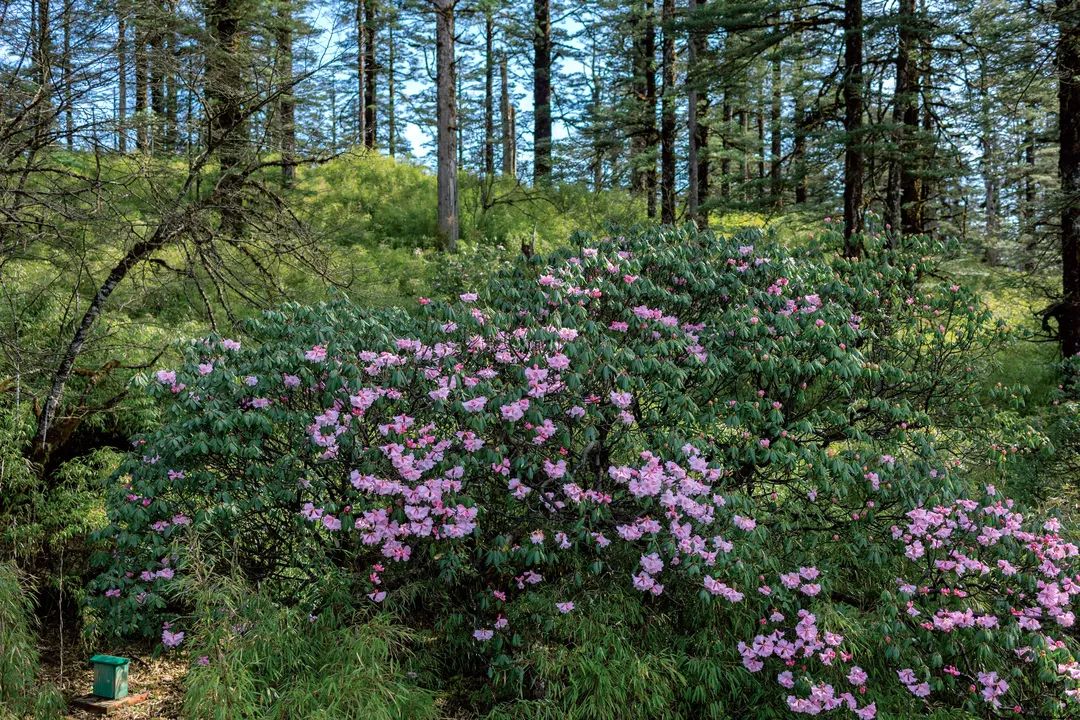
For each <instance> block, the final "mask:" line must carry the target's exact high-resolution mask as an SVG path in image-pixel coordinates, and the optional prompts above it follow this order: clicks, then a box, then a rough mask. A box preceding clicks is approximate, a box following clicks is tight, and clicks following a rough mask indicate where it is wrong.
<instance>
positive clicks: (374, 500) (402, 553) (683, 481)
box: [98, 229, 1080, 718]
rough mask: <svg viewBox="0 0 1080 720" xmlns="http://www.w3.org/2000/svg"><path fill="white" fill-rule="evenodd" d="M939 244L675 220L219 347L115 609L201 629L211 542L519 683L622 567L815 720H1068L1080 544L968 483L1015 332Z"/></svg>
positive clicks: (134, 495)
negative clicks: (783, 243) (854, 246)
mask: <svg viewBox="0 0 1080 720" xmlns="http://www.w3.org/2000/svg"><path fill="white" fill-rule="evenodd" d="M924 251H925V249H924V248H912V249H910V250H897V251H892V252H889V253H882V256H881V258H880V259H878V260H876V261H873V262H871V261H861V262H860V261H851V260H846V259H841V258H837V259H835V260H833V261H830V262H825V261H823V260H821V256H820V254H817V255H812V254H810V253H806V254H801V253H796V254H793V253H791V252H788V251H786V250H784V249H783V248H781V247H779V246H778V245H776V244H774V243H772V242H770V241H768V240H766V239H765V238H763V237H762V236H761V235H760V234H757V233H744V234H740V235H738V236H735V237H732V238H723V237H715V236H713V235H711V234H708V233H705V234H698V233H697V232H696V231H694V230H692V229H685V230H681V231H673V230H663V231H650V232H646V233H642V234H633V235H630V236H628V237H616V238H611V239H606V240H604V241H599V242H596V243H591V244H585V245H584V246H582V247H577V248H574V249H567V250H564V251H562V252H560V253H557V254H555V255H552V256H549V257H545V258H537V259H534V260H533V261H531V262H529V263H528V264H522V265H520V266H518V267H516V268H515V269H513V270H512V271H510V272H508V273H504V274H502V275H500V276H499V277H497V278H496V279H495V280H493V281H492V283H491V284H490V286H489V287H487V288H485V289H483V290H482V291H480V292H467V293H463V294H461V295H460V296H459V297H457V298H454V299H452V301H450V302H441V301H431V300H427V299H424V298H421V299H420V301H419V303H418V305H417V307H416V308H415V310H414V311H412V312H405V311H400V310H394V311H364V310H360V309H357V308H355V307H353V306H351V305H350V304H349V303H347V302H345V301H340V302H336V303H332V304H329V305H323V306H319V307H314V308H304V307H298V306H290V307H287V308H284V309H283V310H281V311H280V312H276V313H268V314H266V315H264V316H263V317H261V318H260V319H258V320H255V321H252V322H251V323H250V325H249V327H248V330H247V334H246V336H245V338H244V339H243V340H242V341H236V340H231V339H225V338H217V337H215V338H209V339H206V340H204V341H202V342H199V343H195V344H193V345H192V346H190V347H189V348H188V349H187V351H186V360H185V362H184V364H183V365H182V366H180V367H178V368H176V369H163V370H161V371H158V372H157V373H156V374H155V375H154V376H153V377H151V378H150V379H149V382H148V389H149V392H151V393H153V394H155V395H157V396H159V397H160V398H161V400H162V402H163V404H164V405H165V407H166V410H167V412H166V420H165V423H164V424H163V426H162V427H161V428H160V429H159V430H158V431H156V432H154V433H151V434H148V435H146V436H143V437H139V438H137V439H136V441H135V442H136V448H135V451H134V452H133V453H132V455H131V457H130V458H129V460H128V461H127V463H126V464H125V466H124V468H123V470H122V473H123V477H122V483H121V485H120V487H119V488H118V490H117V492H116V495H115V497H114V498H113V499H112V502H111V508H110V512H111V516H112V518H113V525H112V526H111V528H110V531H109V535H110V536H111V538H112V540H113V542H114V552H113V555H112V557H111V566H110V568H109V570H108V571H107V572H106V573H105V574H103V575H102V577H101V578H100V580H99V581H98V583H99V591H100V594H99V596H98V602H99V603H100V604H101V606H102V607H103V609H105V610H106V611H107V612H108V617H109V618H110V619H111V621H112V623H113V625H114V627H115V628H116V629H117V630H119V631H122V632H133V631H142V632H152V633H154V634H161V635H162V637H163V638H167V639H168V641H169V642H170V644H174V645H176V644H180V643H178V642H177V641H176V640H177V637H178V633H180V632H182V629H181V627H182V624H183V618H182V615H183V609H184V607H183V599H182V597H179V596H177V594H176V588H177V587H179V586H181V585H182V582H183V579H184V571H185V563H186V555H187V551H188V548H189V547H191V546H193V545H195V544H197V545H198V547H199V548H200V552H201V553H202V554H203V555H204V556H209V557H210V558H211V559H212V560H213V561H214V563H215V565H216V567H217V568H218V570H219V571H220V572H230V573H239V574H241V575H243V576H244V577H245V578H246V579H247V580H248V581H250V582H253V583H256V584H259V585H261V586H263V587H270V588H274V589H275V592H277V593H278V594H279V596H280V597H281V598H282V599H285V600H288V599H295V598H297V597H299V596H300V595H302V594H303V592H304V590H305V588H310V587H312V586H314V585H315V584H316V582H317V581H318V579H319V578H320V577H322V576H324V575H326V574H327V573H336V574H340V575H343V576H345V577H349V578H352V583H353V587H354V588H355V593H356V595H357V597H358V598H361V599H363V601H364V602H367V603H369V604H370V605H372V606H373V607H378V606H382V605H384V604H389V605H391V606H394V607H399V608H402V609H409V610H410V612H412V613H414V615H415V616H416V617H417V622H426V623H431V624H432V626H433V627H437V628H441V629H442V630H444V631H445V632H444V633H443V636H444V640H445V642H446V643H447V647H448V648H450V649H451V651H452V652H451V654H453V655H455V656H458V657H467V658H471V659H472V660H471V662H472V668H473V669H474V670H478V671H479V670H483V669H485V668H486V669H488V670H489V672H491V673H492V676H493V677H506V678H511V679H512V680H513V679H514V678H516V680H513V682H511V683H510V684H509V685H508V687H517V688H521V687H522V665H523V663H527V656H528V653H529V652H530V650H529V648H530V647H531V645H532V644H533V643H534V642H536V641H537V640H542V639H543V637H544V632H545V627H548V628H550V627H551V623H554V622H562V621H563V620H560V618H566V619H569V618H571V617H573V616H574V615H575V614H577V613H583V612H588V611H589V603H590V596H592V595H593V594H595V593H602V592H603V591H604V587H605V585H609V584H610V583H620V584H622V585H621V587H623V588H631V589H632V590H633V591H635V592H636V593H638V594H639V597H640V598H641V602H642V603H647V604H651V606H653V607H655V609H656V611H657V612H666V613H671V614H672V615H673V616H674V617H677V618H680V619H679V620H678V621H677V625H679V626H680V627H682V628H686V627H688V626H692V625H694V624H695V623H698V622H699V620H700V621H704V622H705V623H706V624H708V625H709V626H711V627H715V628H717V629H718V630H722V631H723V637H724V638H725V639H726V641H727V642H726V643H725V645H724V648H725V650H723V651H722V652H721V653H720V655H721V656H722V657H725V660H724V661H725V662H727V663H728V664H727V667H729V668H730V667H741V669H739V670H738V671H737V672H739V673H741V674H743V675H745V676H746V677H747V678H749V679H750V681H751V682H753V683H756V687H757V688H758V692H760V693H761V695H760V700H755V702H760V703H765V704H770V705H774V706H775V707H777V708H778V709H779V710H781V711H784V712H795V713H812V714H818V713H823V712H830V711H836V712H838V713H848V714H854V715H856V716H858V717H862V718H869V717H874V716H875V715H876V714H877V712H878V708H879V707H882V708H883V709H884V708H886V707H888V708H898V709H899V710H898V711H905V712H909V711H912V708H916V709H920V711H921V709H925V708H933V707H936V706H952V707H963V708H966V709H968V710H969V711H971V712H976V713H983V714H987V713H990V714H992V713H994V712H997V711H998V710H999V709H1001V708H1004V707H1013V706H1014V705H1020V706H1024V705H1025V704H1026V705H1028V706H1031V705H1039V704H1040V703H1042V705H1044V706H1046V707H1050V708H1052V709H1053V708H1057V707H1058V705H1057V704H1056V703H1058V702H1059V701H1060V700H1061V699H1062V698H1064V697H1065V693H1066V692H1073V691H1074V689H1075V685H1076V682H1075V675H1076V674H1077V673H1076V670H1075V668H1076V666H1075V664H1072V663H1073V660H1072V654H1071V652H1072V646H1071V644H1070V642H1071V641H1070V640H1069V637H1068V635H1069V632H1070V631H1069V630H1068V628H1069V627H1071V619H1072V613H1073V612H1074V610H1073V599H1074V596H1075V595H1076V593H1077V590H1078V588H1080V586H1078V585H1077V584H1076V582H1077V581H1076V577H1077V574H1076V573H1077V561H1076V558H1075V556H1076V549H1075V547H1074V546H1073V545H1071V544H1069V543H1068V542H1067V540H1066V539H1064V538H1062V537H1060V529H1059V528H1057V527H1056V526H1055V525H1054V522H1053V521H1052V520H1048V521H1046V522H1047V523H1049V524H1047V525H1045V526H1039V528H1036V529H1032V527H1031V526H1030V523H1028V522H1027V521H1026V520H1025V519H1024V518H1023V517H1022V516H1021V515H1020V513H1019V512H1018V511H1017V510H1016V509H1014V508H1012V507H1011V506H1010V505H1009V504H1008V503H1007V502H1006V501H1004V500H1002V501H1000V502H999V501H997V500H991V501H987V502H986V504H983V502H981V501H979V502H973V501H969V500H965V499H962V498H964V497H966V496H967V495H966V493H967V491H968V490H970V486H971V484H972V483H971V482H970V481H969V480H968V479H966V472H967V470H968V468H969V466H970V464H971V463H972V462H973V458H975V457H977V456H978V455H979V446H980V444H981V443H983V442H985V441H987V438H989V437H990V436H991V435H992V433H993V423H992V420H988V417H989V416H988V410H987V409H985V408H982V407H980V405H979V404H978V397H979V393H977V392H975V382H976V381H977V379H978V377H979V371H980V368H981V365H982V362H983V360H984V359H985V358H986V357H987V355H988V354H989V353H990V352H991V351H992V349H993V346H994V343H995V342H997V341H998V340H999V339H1000V338H1001V331H1000V329H998V328H997V327H995V326H994V325H993V324H992V323H991V320H990V316H989V314H988V313H987V312H986V311H985V309H983V308H982V307H981V306H980V305H979V303H978V301H977V299H976V298H975V297H974V296H972V295H971V294H969V293H967V292H966V291H964V290H963V289H962V288H960V287H958V286H955V285H952V284H949V283H947V282H942V283H938V282H931V281H929V280H927V278H929V277H934V276H936V275H937V273H936V272H935V267H934V264H933V262H932V261H931V260H929V259H927V257H928V256H927V255H925V253H924ZM538 597H542V598H544V603H543V604H542V606H538V605H537V603H536V602H534V601H529V602H524V599H526V598H533V599H535V598H538ZM519 607H528V608H529V610H528V611H527V612H526V611H518V610H517V608H519ZM538 607H542V610H538V609H537V608H538ZM544 618H546V619H544ZM166 621H168V622H169V623H170V624H169V625H168V626H164V625H163V623H164V622H166ZM699 624H700V623H699ZM1051 625H1056V626H1057V627H1059V628H1061V631H1055V632H1056V634H1054V633H1051V632H1050V630H1049V628H1050V626H1051ZM849 627H854V628H856V634H855V636H851V637H849V634H850V633H849V632H848V628H849ZM166 633H167V634H166ZM181 642H182V640H181ZM724 652H726V653H727V655H726V656H724ZM971 688H974V690H971ZM1050 688H1054V691H1053V692H1048V690H1049V689H1050ZM716 692H723V690H722V689H718V690H717V691H716ZM688 697H690V696H688ZM694 697H697V696H694ZM746 697H753V696H752V695H750V696H746ZM687 702H688V703H689V704H690V705H691V706H692V705H694V704H695V703H700V702H701V700H700V698H699V697H698V699H689V700H687ZM731 702H732V703H736V704H737V703H738V702H739V699H738V697H733V698H732V700H731ZM1053 711H1055V712H1056V710H1053Z"/></svg>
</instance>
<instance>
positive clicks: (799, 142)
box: [791, 6, 808, 205]
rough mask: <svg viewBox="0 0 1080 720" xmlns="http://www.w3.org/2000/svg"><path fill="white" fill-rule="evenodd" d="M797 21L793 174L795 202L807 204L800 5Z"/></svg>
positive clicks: (805, 125) (793, 96)
mask: <svg viewBox="0 0 1080 720" xmlns="http://www.w3.org/2000/svg"><path fill="white" fill-rule="evenodd" d="M792 20H793V22H794V23H795V35H794V38H795V52H794V55H795V60H794V62H793V63H792V68H791V77H792V83H791V95H792V105H793V111H792V114H793V118H792V119H793V124H794V128H793V130H794V132H793V134H794V138H793V141H792V146H791V175H792V177H793V178H794V181H795V204H796V205H805V204H806V200H807V195H808V188H807V180H806V133H807V130H808V127H807V125H808V120H807V113H806V100H805V98H804V97H803V47H802V36H803V30H802V9H801V8H799V7H798V6H796V7H795V10H794V12H793V15H792Z"/></svg>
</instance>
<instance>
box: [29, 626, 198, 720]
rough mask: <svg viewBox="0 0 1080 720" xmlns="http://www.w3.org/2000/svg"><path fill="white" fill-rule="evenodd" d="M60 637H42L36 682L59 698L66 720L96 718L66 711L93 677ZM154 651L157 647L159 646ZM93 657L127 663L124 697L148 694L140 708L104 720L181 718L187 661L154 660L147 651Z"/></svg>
mask: <svg viewBox="0 0 1080 720" xmlns="http://www.w3.org/2000/svg"><path fill="white" fill-rule="evenodd" d="M60 638H61V635H60V632H59V631H55V632H51V633H50V632H48V631H47V630H46V631H45V632H43V633H42V641H41V645H40V646H39V650H40V652H41V675H40V679H41V681H42V682H50V683H53V684H54V685H55V686H56V687H57V688H58V689H59V690H60V692H61V693H62V694H63V696H64V700H65V701H66V702H67V703H68V710H67V714H66V715H65V716H64V717H65V718H68V719H69V720H88V719H89V718H98V717H101V716H100V715H95V714H94V713H91V712H89V711H86V710H80V709H79V708H76V707H73V706H72V705H71V700H72V699H73V698H75V697H78V696H80V695H86V694H87V693H89V692H90V689H91V687H92V686H93V684H94V671H93V669H92V668H91V666H90V663H89V662H88V660H89V655H87V654H86V653H85V652H84V651H82V649H81V647H80V642H79V639H78V638H77V637H69V638H65V641H64V642H63V643H61V642H60ZM159 651H160V646H159ZM97 652H100V653H102V654H107V655H119V656H120V657H126V658H129V659H130V660H131V671H130V677H129V679H128V693H129V694H130V695H137V694H139V693H143V692H145V693H149V698H147V700H146V701H145V702H143V703H140V704H138V705H133V706H131V707H128V708H124V709H122V710H119V711H115V712H113V713H111V714H109V715H108V717H109V718H113V719H114V720H177V719H178V718H180V717H181V714H182V713H181V710H182V707H183V702H184V675H185V674H186V673H187V667H188V664H187V661H186V659H184V658H183V657H182V656H179V655H160V654H159V655H158V656H157V657H155V656H154V649H153V647H151V646H149V645H146V646H139V645H124V646H116V647H101V648H99V649H97Z"/></svg>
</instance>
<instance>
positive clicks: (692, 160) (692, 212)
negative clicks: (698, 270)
mask: <svg viewBox="0 0 1080 720" xmlns="http://www.w3.org/2000/svg"><path fill="white" fill-rule="evenodd" d="M696 1H697V0H687V2H686V4H687V10H688V11H689V13H690V14H691V15H692V14H693V11H694V7H695V5H696ZM699 34H700V33H699V32H698V31H697V29H694V28H691V30H690V40H689V42H688V43H687V62H686V85H687V88H686V100H687V102H686V132H687V150H686V165H687V168H686V214H687V215H689V217H690V219H691V220H693V221H694V222H695V223H697V222H699V221H698V192H699V191H698V185H699V183H700V179H699V178H698V154H699V153H701V148H700V147H699V146H698V123H699V120H698V88H697V64H698V51H699V45H700V43H699V42H698V35H699Z"/></svg>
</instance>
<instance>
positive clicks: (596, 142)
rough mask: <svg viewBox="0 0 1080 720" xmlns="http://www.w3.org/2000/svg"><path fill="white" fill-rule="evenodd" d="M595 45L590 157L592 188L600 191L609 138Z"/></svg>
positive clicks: (590, 111)
mask: <svg viewBox="0 0 1080 720" xmlns="http://www.w3.org/2000/svg"><path fill="white" fill-rule="evenodd" d="M597 55H598V53H597V47H596V43H595V42H593V44H592V54H591V58H590V69H591V71H592V74H591V76H590V82H589V85H590V92H591V97H590V103H589V124H590V127H591V135H592V138H591V139H592V158H591V162H590V165H591V170H592V189H593V192H600V191H601V190H602V189H603V188H604V157H605V156H606V155H607V148H608V147H609V142H610V141H609V140H608V139H607V138H606V137H605V135H606V132H605V128H604V125H603V122H602V121H601V112H602V109H603V102H604V95H603V93H604V81H603V79H602V78H601V77H600V73H599V68H598V67H597V59H598V58H597Z"/></svg>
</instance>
